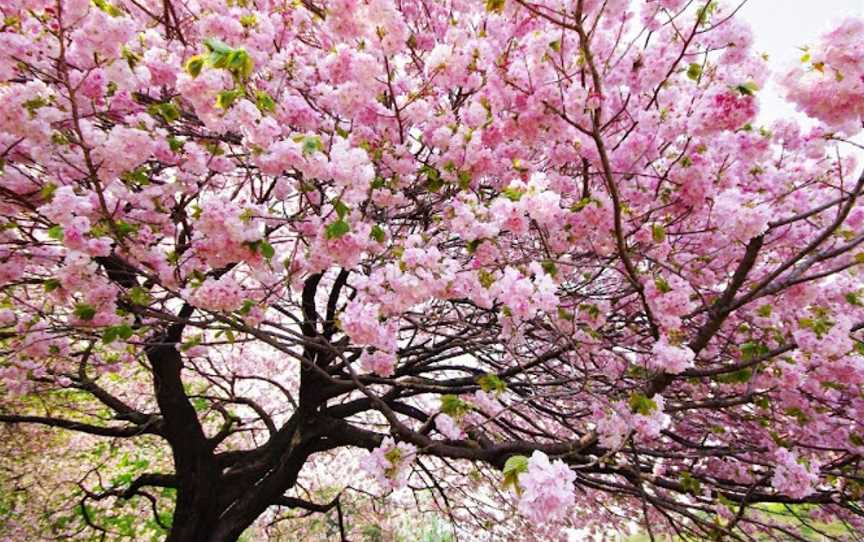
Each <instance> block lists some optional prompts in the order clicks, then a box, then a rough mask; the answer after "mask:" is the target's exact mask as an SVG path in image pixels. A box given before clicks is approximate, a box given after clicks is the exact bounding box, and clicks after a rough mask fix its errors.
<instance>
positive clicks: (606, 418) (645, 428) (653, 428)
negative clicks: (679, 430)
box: [593, 395, 672, 450]
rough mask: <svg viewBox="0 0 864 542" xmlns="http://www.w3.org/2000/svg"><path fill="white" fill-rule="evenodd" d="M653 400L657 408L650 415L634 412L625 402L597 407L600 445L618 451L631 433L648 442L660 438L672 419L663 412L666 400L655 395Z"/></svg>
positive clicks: (594, 413) (596, 421)
mask: <svg viewBox="0 0 864 542" xmlns="http://www.w3.org/2000/svg"><path fill="white" fill-rule="evenodd" d="M651 400H652V401H653V402H654V405H655V407H654V408H653V409H652V410H651V411H650V412H649V413H648V414H644V413H636V412H633V411H632V409H631V408H630V405H628V404H627V403H625V402H624V401H616V402H614V403H611V404H610V405H608V406H603V405H597V406H596V407H595V408H594V412H593V415H594V420H595V423H596V431H597V436H598V439H599V442H600V445H601V446H603V447H605V448H609V449H613V450H614V449H618V448H620V447H621V445H623V444H624V441H625V439H626V438H627V435H629V434H630V432H631V431H635V432H636V434H637V435H638V436H640V437H641V438H643V439H646V440H650V439H654V438H657V437H658V436H660V432H661V431H662V430H663V429H666V428H667V427H669V424H670V423H671V422H672V418H671V417H670V416H669V415H668V414H666V413H665V412H663V408H664V405H665V400H664V398H663V396H662V395H655V396H654V397H652V398H651Z"/></svg>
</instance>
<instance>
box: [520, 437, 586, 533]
mask: <svg viewBox="0 0 864 542" xmlns="http://www.w3.org/2000/svg"><path fill="white" fill-rule="evenodd" d="M575 481H576V473H574V472H573V471H572V470H571V469H570V467H568V466H567V465H566V464H565V463H564V462H563V461H561V460H560V459H556V460H554V461H549V457H548V456H547V455H546V454H545V453H543V452H541V451H535V452H534V453H533V454H531V457H530V458H529V459H528V470H527V471H526V472H524V473H522V474H521V475H520V476H519V488H520V489H521V491H522V492H521V494H520V496H519V512H521V513H522V514H523V515H524V516H526V517H527V518H528V519H530V520H531V521H532V522H534V523H546V522H556V521H560V520H562V519H563V518H564V516H565V514H566V512H567V509H568V508H570V507H571V506H573V504H574V502H575V498H576V497H575V490H574V487H573V483H574V482H575Z"/></svg>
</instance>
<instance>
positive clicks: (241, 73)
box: [225, 49, 255, 79]
mask: <svg viewBox="0 0 864 542" xmlns="http://www.w3.org/2000/svg"><path fill="white" fill-rule="evenodd" d="M225 68H227V69H228V71H230V72H231V73H232V74H234V75H235V76H236V77H237V78H239V79H246V78H248V77H249V76H250V75H252V72H253V71H254V70H255V63H254V62H253V61H252V57H251V56H249V53H247V52H246V50H245V49H234V50H232V51H231V52H230V53H228V56H227V58H226V60H225Z"/></svg>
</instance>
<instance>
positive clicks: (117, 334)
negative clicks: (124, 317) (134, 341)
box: [102, 324, 133, 344]
mask: <svg viewBox="0 0 864 542" xmlns="http://www.w3.org/2000/svg"><path fill="white" fill-rule="evenodd" d="M132 333H133V331H132V327H131V326H129V324H121V325H119V326H110V327H107V328H105V332H104V333H102V342H103V343H105V344H111V343H113V342H114V341H116V340H117V339H123V340H128V339H129V338H131V337H132Z"/></svg>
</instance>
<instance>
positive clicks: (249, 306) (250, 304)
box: [237, 299, 255, 316]
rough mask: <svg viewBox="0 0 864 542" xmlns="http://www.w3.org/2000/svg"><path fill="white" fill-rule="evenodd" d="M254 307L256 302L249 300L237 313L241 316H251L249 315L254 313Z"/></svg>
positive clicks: (244, 302)
mask: <svg viewBox="0 0 864 542" xmlns="http://www.w3.org/2000/svg"><path fill="white" fill-rule="evenodd" d="M254 306H255V302H254V301H252V300H251V299H247V300H245V301H243V306H242V307H240V308H239V309H238V310H237V312H239V313H240V314H242V315H244V316H245V315H247V314H249V313H250V312H251V311H252V308H253V307H254Z"/></svg>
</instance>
